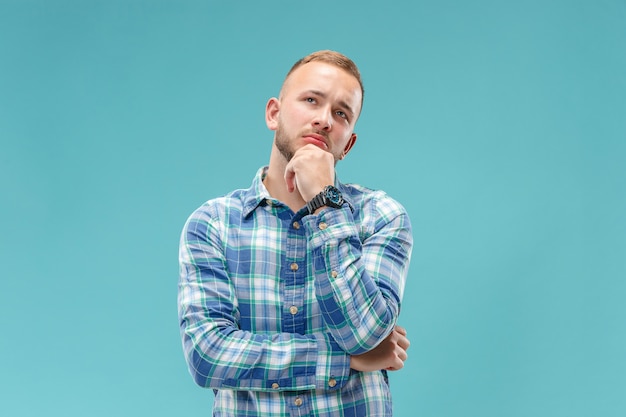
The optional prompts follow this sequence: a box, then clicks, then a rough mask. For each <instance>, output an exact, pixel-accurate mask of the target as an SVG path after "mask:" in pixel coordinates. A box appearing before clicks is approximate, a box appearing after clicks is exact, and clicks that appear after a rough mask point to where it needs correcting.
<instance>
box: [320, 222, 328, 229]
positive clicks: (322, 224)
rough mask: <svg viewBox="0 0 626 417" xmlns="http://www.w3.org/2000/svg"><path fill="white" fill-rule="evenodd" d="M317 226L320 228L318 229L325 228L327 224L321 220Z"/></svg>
mask: <svg viewBox="0 0 626 417" xmlns="http://www.w3.org/2000/svg"><path fill="white" fill-rule="evenodd" d="M318 227H319V228H320V230H326V228H327V227H328V225H327V224H326V223H324V222H321V223H320V224H319V226H318Z"/></svg>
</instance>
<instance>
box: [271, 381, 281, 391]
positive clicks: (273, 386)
mask: <svg viewBox="0 0 626 417" xmlns="http://www.w3.org/2000/svg"><path fill="white" fill-rule="evenodd" d="M279 386H280V385H278V383H277V382H274V383H273V384H272V388H273V389H278V387H279Z"/></svg>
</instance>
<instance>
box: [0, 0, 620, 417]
mask: <svg viewBox="0 0 626 417" xmlns="http://www.w3.org/2000/svg"><path fill="white" fill-rule="evenodd" d="M625 22H626V2H624V1H623V0H596V1H591V0H590V1H573V0H570V1H565V0H555V1H538V0H530V1H524V2H519V1H488V0H479V1H471V2H468V1H460V0H441V1H404V2H394V1H388V2H380V1H379V2H373V1H344V2H334V1H333V2H331V1H325V0H319V1H316V2H300V1H273V0H270V1H263V2H260V1H259V2H252V1H249V2H246V1H231V2H226V1H173V0H172V1H137V0H128V1H127V0H125V1H121V0H108V1H78V0H76V1H66V0H59V1H35V0H22V1H17V0H0V146H1V147H0V192H1V195H2V204H1V205H0V257H1V258H0V274H1V280H0V286H1V287H0V325H1V330H2V336H1V337H0V398H1V399H0V414H2V415H6V416H37V415H55V416H111V415H114V416H144V415H145V416H147V415H150V416H170V415H209V414H210V411H209V410H210V407H211V401H212V392H211V391H210V390H202V389H200V388H198V387H196V386H195V385H194V384H193V382H192V380H191V377H190V376H189V375H188V373H187V370H186V365H185V363H184V359H183V355H182V349H181V346H180V339H179V334H178V323H177V317H176V285H177V277H178V265H177V248H178V238H179V233H180V230H181V228H182V225H183V223H184V221H185V219H186V218H187V216H188V215H189V214H190V213H191V211H192V210H193V209H195V208H196V207H197V206H198V205H200V204H201V203H202V202H204V201H205V200H207V199H209V198H211V197H215V196H218V195H221V194H223V193H226V192H228V191H230V190H231V189H234V188H241V187H247V186H248V185H249V183H250V181H251V179H252V177H253V175H254V173H255V172H256V170H257V168H258V167H259V166H261V165H263V164H265V163H266V162H267V160H268V157H269V150H270V146H271V141H272V132H270V131H268V130H267V129H266V127H265V123H264V113H263V111H264V106H265V102H266V100H267V99H268V98H269V97H271V96H273V95H276V94H277V93H278V89H279V87H280V84H281V82H282V79H283V77H284V75H285V73H286V71H287V69H288V68H289V67H290V66H291V64H292V63H293V62H294V61H296V60H297V59H299V58H300V57H302V56H304V55H306V54H307V53H309V52H312V51H314V50H318V49H327V48H328V49H335V50H338V51H341V52H343V53H345V54H347V55H348V56H350V57H351V58H353V59H354V60H355V61H356V62H357V64H358V65H359V66H360V69H361V72H362V73H363V77H364V81H365V88H366V94H365V107H364V110H363V114H362V117H361V120H360V121H359V123H358V125H357V133H359V141H358V142H357V145H356V147H355V148H354V150H353V151H352V153H351V154H350V156H349V157H348V158H347V160H345V161H344V162H342V163H340V165H339V167H338V172H339V176H340V178H341V179H342V180H343V181H346V182H359V183H362V184H364V185H368V186H370V187H372V188H383V189H385V190H387V191H388V192H389V193H390V194H391V195H392V196H394V197H395V198H396V199H398V200H399V201H401V202H402V203H403V204H404V205H405V206H406V208H407V209H408V211H409V213H410V215H411V217H412V220H413V224H414V235H415V248H414V252H413V263H412V266H411V270H410V275H409V279H408V283H407V288H406V293H405V302H404V306H403V311H402V316H401V319H400V322H401V324H403V325H404V326H405V327H407V328H408V331H409V335H410V338H411V341H412V347H411V349H410V350H409V354H410V358H409V361H408V362H407V364H406V367H405V368H404V369H403V370H402V371H400V372H396V373H393V374H392V375H391V384H392V391H393V395H394V402H395V408H396V416H406V417H412V416H436V417H447V416H493V417H501V416H533V417H535V416H550V417H555V416H567V417H578V416H580V417H582V416H604V417H609V416H624V415H626V395H625V394H626V308H625V306H624V304H625V302H624V300H625V299H626V217H625V213H626V192H625V191H626V23H625Z"/></svg>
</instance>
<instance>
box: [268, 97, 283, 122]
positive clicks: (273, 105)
mask: <svg viewBox="0 0 626 417" xmlns="http://www.w3.org/2000/svg"><path fill="white" fill-rule="evenodd" d="M279 113H280V101H278V99H277V98H276V97H272V98H270V99H269V100H267V104H266V105H265V124H266V125H267V128H268V129H269V130H276V129H278V114H279Z"/></svg>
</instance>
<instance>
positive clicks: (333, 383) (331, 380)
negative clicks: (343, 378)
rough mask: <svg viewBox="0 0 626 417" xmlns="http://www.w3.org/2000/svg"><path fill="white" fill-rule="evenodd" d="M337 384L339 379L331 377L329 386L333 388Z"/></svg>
mask: <svg viewBox="0 0 626 417" xmlns="http://www.w3.org/2000/svg"><path fill="white" fill-rule="evenodd" d="M335 385H337V380H336V379H335V378H330V379H329V380H328V386H329V387H331V388H333V387H334V386H335Z"/></svg>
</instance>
